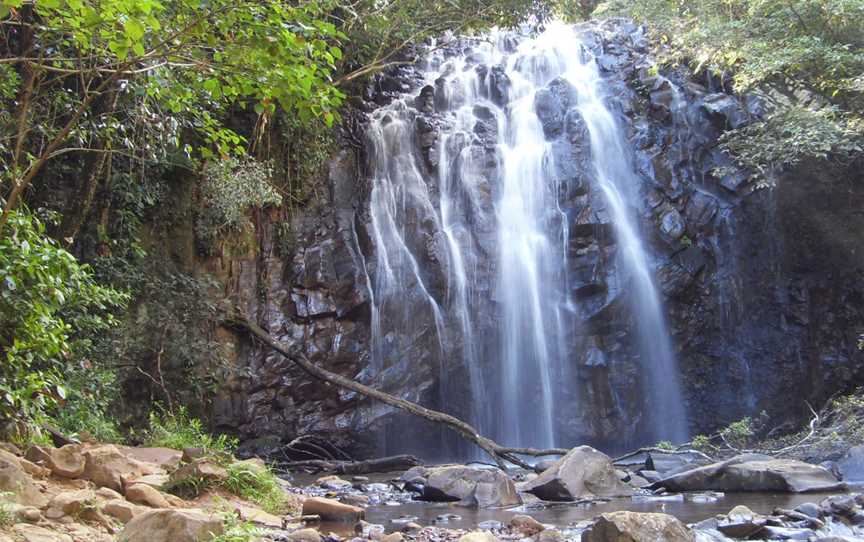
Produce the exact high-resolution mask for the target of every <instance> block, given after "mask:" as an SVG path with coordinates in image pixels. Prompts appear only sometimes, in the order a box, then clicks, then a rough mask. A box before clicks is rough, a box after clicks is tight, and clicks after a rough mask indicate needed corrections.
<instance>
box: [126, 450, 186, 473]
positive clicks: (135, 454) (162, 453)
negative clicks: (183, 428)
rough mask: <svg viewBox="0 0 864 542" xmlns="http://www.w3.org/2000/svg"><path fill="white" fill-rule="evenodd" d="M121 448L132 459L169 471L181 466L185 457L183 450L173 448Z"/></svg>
mask: <svg viewBox="0 0 864 542" xmlns="http://www.w3.org/2000/svg"><path fill="white" fill-rule="evenodd" d="M120 449H121V451H122V452H123V453H124V454H126V457H128V458H130V459H134V460H136V461H141V462H142V463H149V464H151V465H155V466H157V467H159V468H162V469H165V470H168V471H171V470H174V469H176V468H177V467H179V466H180V462H181V460H182V458H183V453H182V452H180V451H177V450H174V449H172V448H161V447H145V446H142V447H127V446H123V447H121V448H120Z"/></svg>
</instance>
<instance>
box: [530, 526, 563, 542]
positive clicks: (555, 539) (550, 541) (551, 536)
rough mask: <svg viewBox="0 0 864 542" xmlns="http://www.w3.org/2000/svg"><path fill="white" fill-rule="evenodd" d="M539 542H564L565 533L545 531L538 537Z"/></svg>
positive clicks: (553, 530)
mask: <svg viewBox="0 0 864 542" xmlns="http://www.w3.org/2000/svg"><path fill="white" fill-rule="evenodd" d="M536 540H537V542H564V533H562V532H561V531H559V530H558V529H545V530H543V531H540V534H538V535H537V539H536Z"/></svg>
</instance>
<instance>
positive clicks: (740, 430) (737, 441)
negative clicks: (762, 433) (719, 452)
mask: <svg viewBox="0 0 864 542" xmlns="http://www.w3.org/2000/svg"><path fill="white" fill-rule="evenodd" d="M752 423H753V421H752V420H751V419H750V418H749V417H747V418H742V419H740V420H738V421H737V422H732V423H731V424H729V426H728V427H726V428H725V429H722V430H721V431H720V434H721V435H722V436H723V438H724V439H725V440H726V442H728V443H729V444H731V445H732V446H734V447H736V448H746V447H747V445H748V444H749V443H750V440H751V439H752V438H753V434H754V431H753V427H752Z"/></svg>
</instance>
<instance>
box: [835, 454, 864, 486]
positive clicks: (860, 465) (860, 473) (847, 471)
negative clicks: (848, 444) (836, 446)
mask: <svg viewBox="0 0 864 542" xmlns="http://www.w3.org/2000/svg"><path fill="white" fill-rule="evenodd" d="M837 470H839V471H840V476H841V477H842V478H843V480H844V481H846V482H864V446H853V447H852V448H849V451H848V452H846V454H845V455H844V456H843V458H842V459H840V461H838V462H837Z"/></svg>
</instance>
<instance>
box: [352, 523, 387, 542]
mask: <svg viewBox="0 0 864 542" xmlns="http://www.w3.org/2000/svg"><path fill="white" fill-rule="evenodd" d="M354 532H355V533H356V534H358V535H360V536H362V537H364V538H375V537H380V536H382V535H383V534H384V526H383V525H378V524H377V523H369V522H368V521H363V520H362V519H361V520H360V521H358V522H357V523H356V524H355V525H354Z"/></svg>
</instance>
